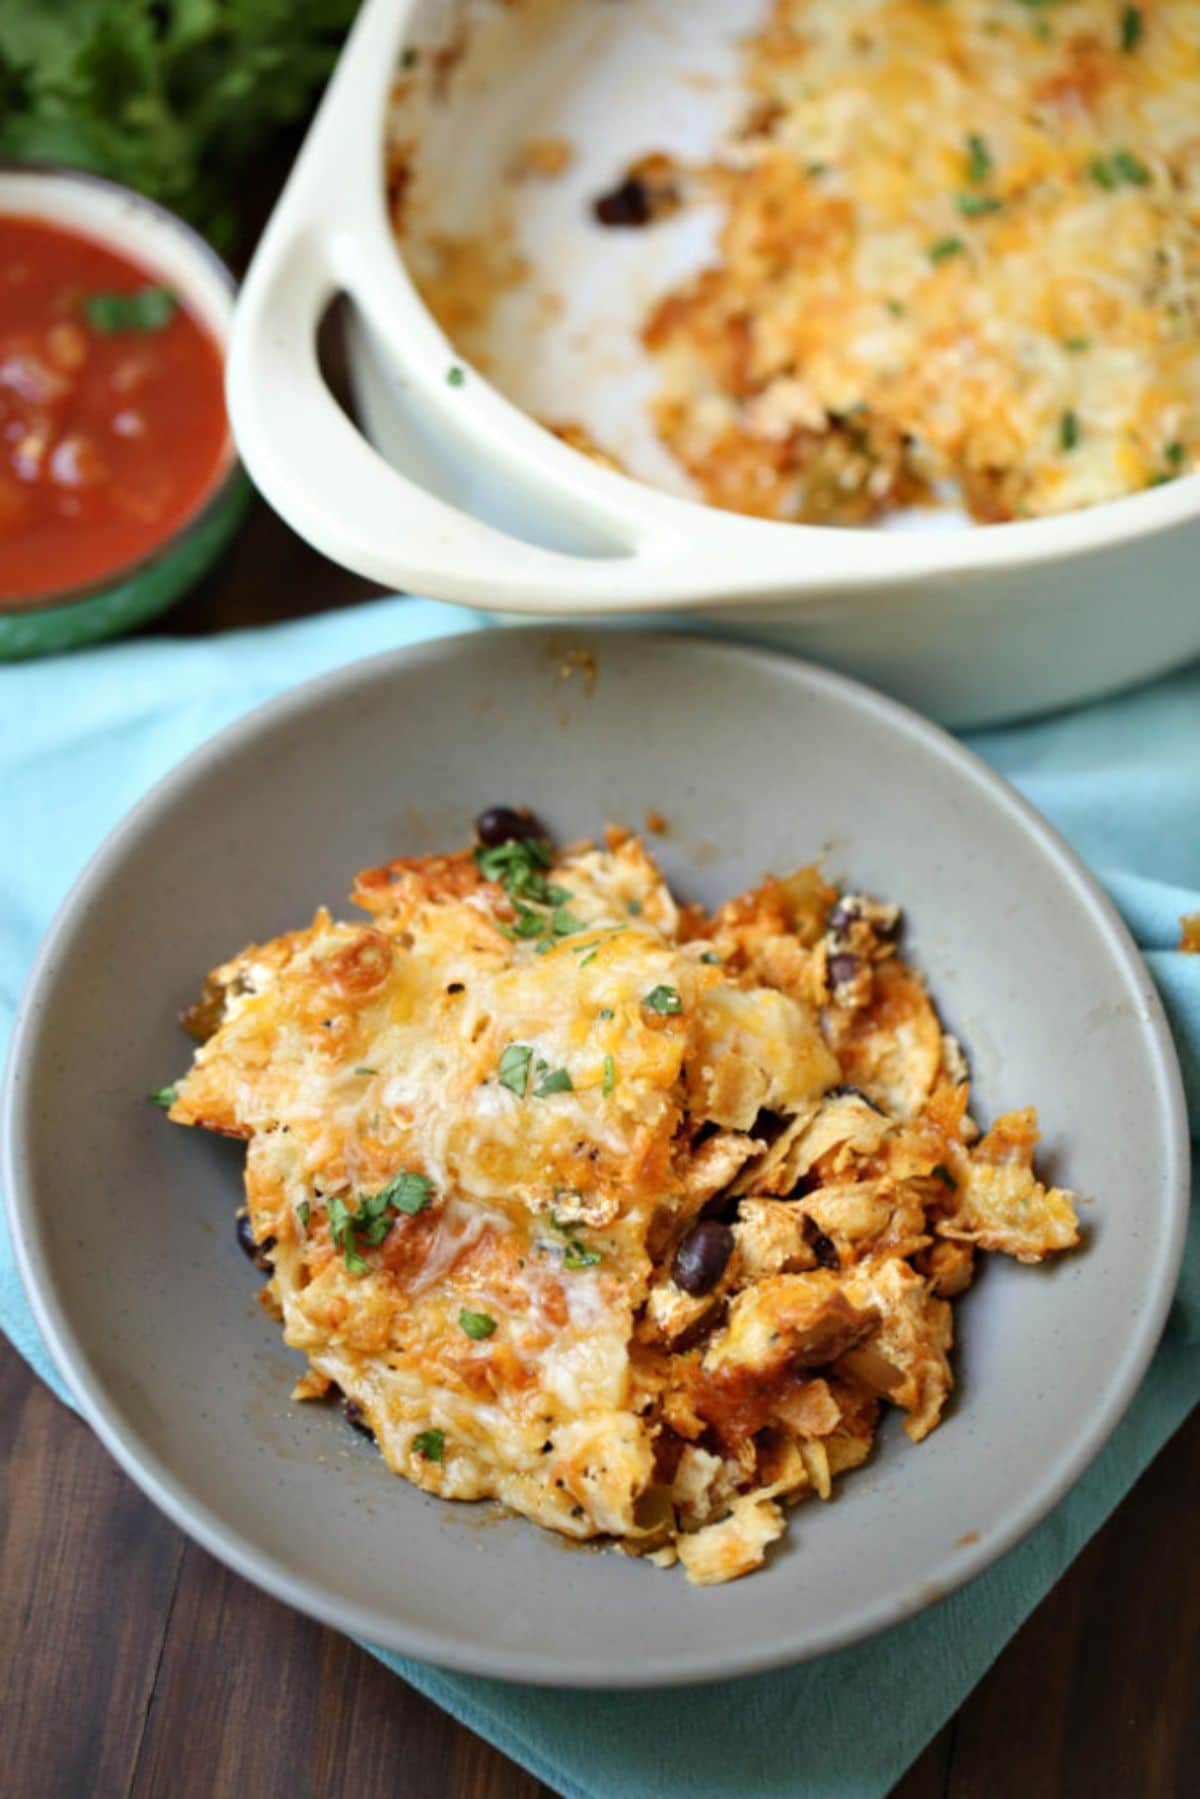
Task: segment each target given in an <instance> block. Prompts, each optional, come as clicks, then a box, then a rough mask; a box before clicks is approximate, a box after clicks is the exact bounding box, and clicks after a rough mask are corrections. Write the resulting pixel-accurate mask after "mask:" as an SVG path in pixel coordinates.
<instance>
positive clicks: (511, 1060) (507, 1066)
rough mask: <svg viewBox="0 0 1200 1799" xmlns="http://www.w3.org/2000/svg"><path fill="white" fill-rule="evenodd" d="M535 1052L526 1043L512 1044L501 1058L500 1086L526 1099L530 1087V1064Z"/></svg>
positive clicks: (519, 1097)
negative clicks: (527, 1089)
mask: <svg viewBox="0 0 1200 1799" xmlns="http://www.w3.org/2000/svg"><path fill="white" fill-rule="evenodd" d="M532 1056H533V1051H532V1050H531V1049H530V1048H528V1046H527V1045H526V1044H524V1043H510V1044H509V1046H508V1048H507V1049H506V1050H505V1051H504V1052H503V1054H502V1055H501V1057H500V1085H501V1086H502V1087H507V1088H508V1090H509V1092H510V1093H515V1094H516V1096H517V1098H518V1099H524V1097H525V1090H526V1088H527V1087H528V1085H529V1063H530V1059H531V1058H532Z"/></svg>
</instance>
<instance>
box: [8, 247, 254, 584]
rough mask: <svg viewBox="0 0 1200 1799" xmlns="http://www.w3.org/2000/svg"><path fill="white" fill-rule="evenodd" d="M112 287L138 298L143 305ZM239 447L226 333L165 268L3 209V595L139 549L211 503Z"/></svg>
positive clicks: (114, 561)
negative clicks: (195, 309) (225, 374)
mask: <svg viewBox="0 0 1200 1799" xmlns="http://www.w3.org/2000/svg"><path fill="white" fill-rule="evenodd" d="M148 293H149V294H150V295H151V301H150V303H149V304H146V303H145V299H146V295H147V294H148ZM114 296H140V298H139V299H138V300H137V302H136V304H135V305H134V306H133V308H132V310H130V306H129V302H128V301H127V300H126V299H125V298H122V297H118V298H116V300H115V303H114ZM229 456H230V450H229V425H228V421H227V419H226V416H225V404H224V399H223V395H222V366H221V352H220V349H219V348H218V346H217V343H216V342H215V340H214V339H213V337H212V336H211V334H210V333H209V332H208V331H207V330H206V329H205V328H204V326H203V325H201V324H200V323H199V322H198V320H197V319H196V318H195V317H193V315H192V314H191V313H190V312H188V311H187V310H186V308H185V307H184V306H182V305H180V304H178V303H177V302H176V301H174V300H173V299H172V298H170V297H168V296H167V295H166V294H165V293H164V292H163V285H162V282H161V279H160V278H159V277H157V276H156V275H155V274H154V273H153V272H152V271H151V270H148V269H145V268H141V267H139V265H138V264H137V263H135V262H132V261H130V260H129V259H128V258H126V257H124V256H118V255H115V254H114V253H113V251H112V250H110V249H107V248H106V247H105V246H104V245H102V244H99V243H96V242H95V241H93V240H92V239H91V238H87V237H83V236H80V235H78V234H77V233H75V232H73V231H64V230H62V229H60V227H59V226H57V225H51V224H49V223H46V222H45V221H43V220H41V219H33V218H25V217H14V216H6V215H0V603H2V602H3V601H4V600H6V599H9V600H15V599H27V598H32V597H34V596H37V595H41V594H49V593H56V592H61V591H63V590H64V589H69V588H72V587H77V586H85V585H90V584H91V583H92V582H95V581H99V580H101V579H103V577H105V576H106V575H111V574H115V573H116V572H117V571H119V570H120V569H122V568H123V567H126V566H127V565H128V564H130V563H132V562H136V561H138V560H139V559H140V558H141V557H142V556H144V555H146V554H147V553H148V552H149V551H150V550H152V549H154V548H155V546H156V545H158V544H160V543H162V542H163V541H164V540H165V539H166V538H168V537H169V536H171V534H172V533H173V532H174V531H175V530H176V528H177V527H178V526H180V525H181V524H183V523H184V522H185V521H186V520H187V519H188V518H189V517H190V516H191V515H192V514H194V513H195V512H196V511H198V509H199V508H200V507H201V505H202V504H203V502H204V501H205V500H206V499H207V498H208V496H209V495H210V494H211V493H212V491H213V489H214V487H215V486H216V484H217V482H218V481H219V479H220V477H221V475H222V474H223V473H224V471H225V469H226V467H227V466H228V462H229Z"/></svg>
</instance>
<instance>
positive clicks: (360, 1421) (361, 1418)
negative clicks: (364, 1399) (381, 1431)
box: [342, 1399, 375, 1443]
mask: <svg viewBox="0 0 1200 1799" xmlns="http://www.w3.org/2000/svg"><path fill="white" fill-rule="evenodd" d="M342 1410H343V1412H345V1414H346V1423H347V1424H351V1425H353V1427H354V1429H355V1430H356V1431H358V1432H359V1434H360V1435H361V1436H364V1437H369V1438H370V1440H371V1442H372V1443H373V1442H374V1441H375V1432H374V1431H373V1430H372V1429H371V1426H370V1425H369V1424H368V1423H367V1414H366V1413H365V1412H364V1411H363V1409H362V1407H361V1406H360V1405H359V1403H358V1401H357V1399H343V1401H342Z"/></svg>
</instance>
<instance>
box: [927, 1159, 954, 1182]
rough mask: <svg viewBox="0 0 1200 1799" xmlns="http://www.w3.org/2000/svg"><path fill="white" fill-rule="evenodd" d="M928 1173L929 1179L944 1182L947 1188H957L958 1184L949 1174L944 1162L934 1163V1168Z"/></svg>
mask: <svg viewBox="0 0 1200 1799" xmlns="http://www.w3.org/2000/svg"><path fill="white" fill-rule="evenodd" d="M929 1173H930V1177H931V1178H932V1179H933V1180H938V1181H944V1182H945V1183H946V1185H947V1187H955V1188H957V1186H958V1182H957V1181H956V1180H955V1178H954V1176H953V1175H952V1174H951V1172H950V1170H949V1169H948V1168H947V1166H946V1164H945V1163H944V1162H937V1163H935V1164H934V1166H933V1167H932V1168H931V1169H930V1170H929Z"/></svg>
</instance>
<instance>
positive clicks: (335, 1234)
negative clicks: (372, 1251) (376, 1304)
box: [325, 1193, 367, 1274]
mask: <svg viewBox="0 0 1200 1799" xmlns="http://www.w3.org/2000/svg"><path fill="white" fill-rule="evenodd" d="M325 1216H326V1217H327V1218H328V1220H329V1235H330V1236H331V1237H332V1239H333V1244H334V1248H335V1249H340V1250H341V1252H342V1254H343V1256H344V1257H345V1258H346V1266H347V1268H348V1269H349V1270H350V1272H351V1274H365V1273H366V1272H367V1264H366V1262H365V1261H364V1260H363V1258H362V1256H360V1255H359V1253H358V1248H357V1246H356V1244H355V1241H354V1213H353V1212H352V1211H351V1210H350V1208H349V1206H348V1205H347V1204H346V1202H345V1200H344V1199H342V1198H341V1197H340V1195H339V1194H336V1193H334V1194H331V1195H330V1197H329V1199H328V1200H326V1202H325Z"/></svg>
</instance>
